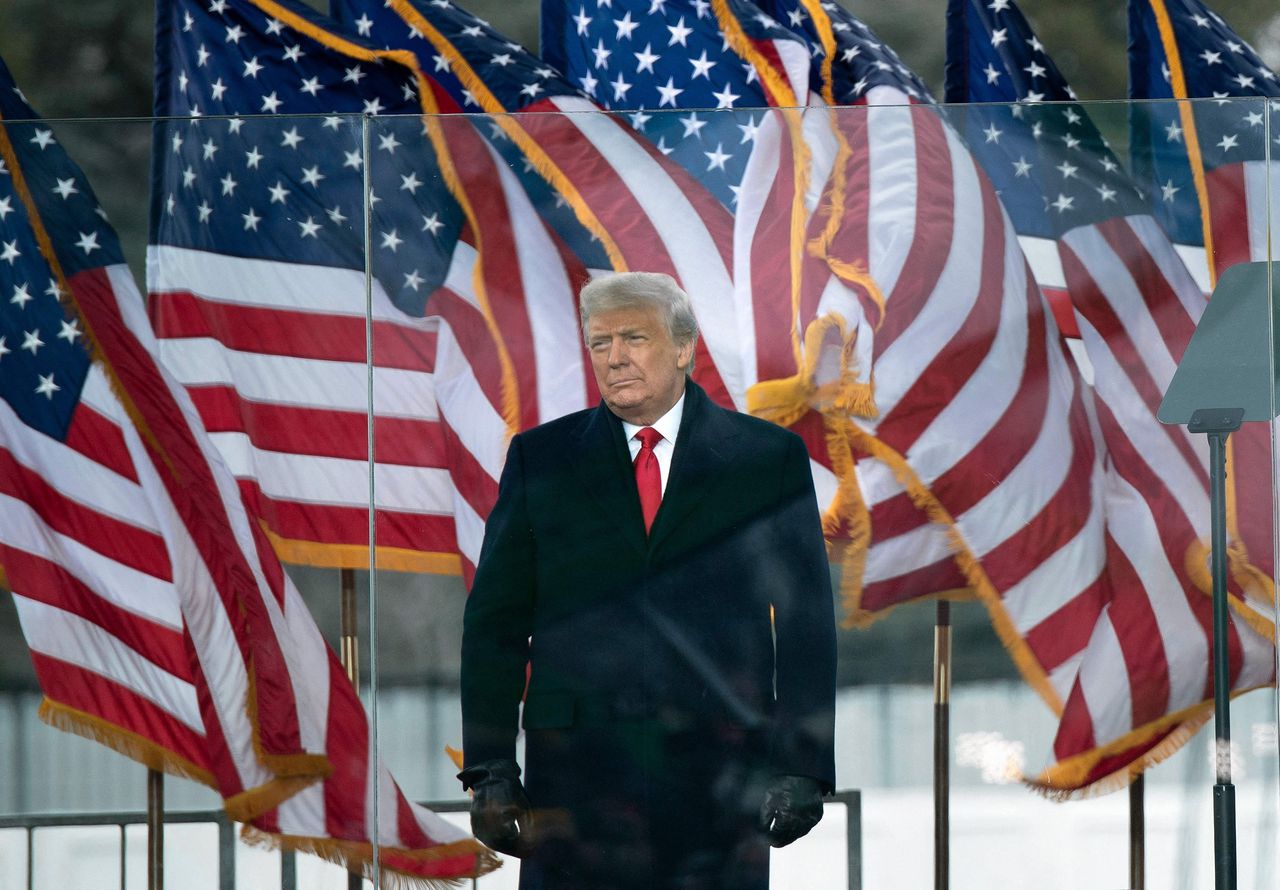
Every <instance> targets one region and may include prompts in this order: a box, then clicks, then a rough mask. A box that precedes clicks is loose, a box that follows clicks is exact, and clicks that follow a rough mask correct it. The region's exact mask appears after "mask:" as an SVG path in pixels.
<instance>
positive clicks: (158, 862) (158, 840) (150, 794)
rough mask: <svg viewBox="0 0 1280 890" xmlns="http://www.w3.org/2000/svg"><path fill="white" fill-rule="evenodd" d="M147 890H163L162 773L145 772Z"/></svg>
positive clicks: (155, 771) (151, 770)
mask: <svg viewBox="0 0 1280 890" xmlns="http://www.w3.org/2000/svg"><path fill="white" fill-rule="evenodd" d="M147 890H164V773H162V772H160V771H159V770H154V769H149V770H147Z"/></svg>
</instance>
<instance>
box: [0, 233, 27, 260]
mask: <svg viewBox="0 0 1280 890" xmlns="http://www.w3.org/2000/svg"><path fill="white" fill-rule="evenodd" d="M20 256H22V251H20V250H18V239H17V238H14V239H13V240H12V241H6V242H5V243H4V247H3V248H0V260H5V261H7V262H8V263H9V265H10V266H12V265H13V262H14V260H16V259H17V258H18V257H20Z"/></svg>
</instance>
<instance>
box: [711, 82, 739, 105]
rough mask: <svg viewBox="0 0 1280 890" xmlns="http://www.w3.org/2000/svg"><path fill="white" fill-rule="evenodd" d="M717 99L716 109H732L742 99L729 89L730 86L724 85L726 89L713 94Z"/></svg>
mask: <svg viewBox="0 0 1280 890" xmlns="http://www.w3.org/2000/svg"><path fill="white" fill-rule="evenodd" d="M711 95H713V96H715V97H716V108H732V107H733V103H734V102H737V101H738V100H739V99H741V98H742V97H741V96H739V95H738V94H736V93H734V92H733V91H732V90H730V89H729V84H727V83H726V84H725V85H724V89H723V90H721V91H720V92H718V93H712V94H711Z"/></svg>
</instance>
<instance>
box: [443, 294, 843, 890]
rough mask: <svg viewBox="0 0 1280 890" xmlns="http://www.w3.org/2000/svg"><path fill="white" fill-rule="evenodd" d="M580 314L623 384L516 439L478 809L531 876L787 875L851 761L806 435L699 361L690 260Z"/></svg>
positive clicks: (494, 539)
mask: <svg viewBox="0 0 1280 890" xmlns="http://www.w3.org/2000/svg"><path fill="white" fill-rule="evenodd" d="M582 316H583V330H584V335H585V336H586V339H587V346H588V349H589V351H590V355H591V363H592V368H593V371H594V373H595V376H596V381H597V383H598V384H599V389H600V392H601V396H602V404H601V405H600V406H598V407H597V408H595V409H591V410H587V411H580V412H578V413H575V414H571V415H569V416H567V417H563V418H560V419H559V420H555V421H552V422H550V423H547V424H544V425H542V426H539V427H537V428H535V429H532V430H529V431H527V432H525V433H522V434H520V435H518V436H516V437H515V438H514V439H513V440H512V442H511V446H510V450H509V451H508V453H507V461H506V465H505V468H504V469H503V473H502V479H501V482H500V484H499V488H498V500H497V504H496V505H495V506H494V508H493V511H492V513H491V514H490V516H489V520H488V524H487V525H486V528H485V539H484V546H483V549H482V551H481V554H480V561H479V565H478V566H477V570H476V577H475V582H474V585H473V587H472V591H471V595H470V598H469V600H468V602H467V609H466V618H465V625H464V634H463V643H462V711H463V743H464V750H465V758H466V763H465V766H466V768H465V769H464V770H463V771H462V773H461V774H460V775H459V778H461V779H462V781H463V784H464V786H465V787H467V788H469V789H471V790H473V791H474V792H475V798H474V801H473V804H472V814H471V815H472V828H473V830H474V831H475V833H476V836H477V837H478V838H480V840H482V841H484V842H485V843H487V844H489V846H491V847H493V848H494V849H497V850H500V851H502V852H507V853H511V854H513V855H517V856H521V857H522V859H523V863H522V867H521V875H520V886H521V888H522V890H553V888H554V890H569V888H572V890H613V888H652V890H667V888H672V890H675V888H680V890H693V888H708V890H730V888H732V890H753V888H767V886H768V864H769V862H768V845H769V844H773V845H774V846H782V845H784V844H787V843H790V842H791V841H793V840H795V839H796V838H798V837H800V836H802V835H803V834H805V833H807V832H808V831H809V829H810V828H812V827H813V825H814V824H816V823H817V821H818V819H819V818H821V814H822V800H821V798H822V795H823V794H824V793H828V792H830V791H832V790H833V786H834V782H835V769H834V757H833V731H834V730H833V727H834V697H835V629H834V617H833V611H834V610H833V601H832V596H831V582H830V576H829V573H828V569H827V560H826V552H825V548H824V546H823V540H822V531H821V525H820V520H819V516H818V509H817V504H816V499H815V497H814V491H813V480H812V477H811V474H810V470H809V462H808V456H807V453H806V451H805V448H804V444H803V443H802V441H801V440H800V438H799V437H797V436H796V435H794V434H793V433H791V432H788V431H786V430H784V429H782V428H780V427H777V426H774V425H772V424H769V423H766V422H764V421H761V420H758V419H756V418H753V417H750V416H747V415H743V414H738V413H735V412H732V411H727V410H725V409H723V408H721V407H719V406H717V405H716V404H715V403H713V402H712V401H711V400H710V399H709V398H708V397H707V396H706V394H705V393H704V392H703V391H702V389H701V388H700V387H698V386H697V384H695V383H693V382H692V381H691V380H689V379H688V377H687V375H688V373H689V372H690V371H691V369H692V365H693V354H694V346H695V343H696V338H697V325H696V322H695V321H694V316H693V312H692V309H691V307H690V304H689V299H688V297H687V296H686V295H685V294H684V292H683V291H681V290H680V288H679V287H678V286H677V285H676V283H675V281H674V280H673V279H671V278H670V277H669V276H666V275H658V274H652V273H627V274H622V275H615V276H611V277H608V278H601V279H597V280H595V281H593V282H592V283H590V284H588V285H587V287H586V288H584V289H583V292H582ZM526 670H527V673H526ZM526 678H527V689H526ZM522 694H523V696H524V710H523V715H520V713H519V708H520V702H521V698H522ZM518 719H520V720H522V724H523V727H524V730H525V745H526V746H525V767H526V770H525V780H526V783H527V787H526V786H524V785H522V784H521V782H520V775H521V773H520V768H519V766H518V765H517V763H516V759H515V757H516V735H517V729H518V725H519V724H518V722H517V721H518Z"/></svg>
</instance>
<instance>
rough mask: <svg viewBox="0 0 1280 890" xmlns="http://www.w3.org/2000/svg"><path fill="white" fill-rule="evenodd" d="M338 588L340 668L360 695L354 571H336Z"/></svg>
mask: <svg viewBox="0 0 1280 890" xmlns="http://www.w3.org/2000/svg"><path fill="white" fill-rule="evenodd" d="M338 586H339V592H340V601H341V613H340V615H341V617H340V619H339V620H340V622H341V628H340V632H339V634H340V638H339V646H340V651H339V656H340V657H341V659H342V668H343V670H345V671H346V672H347V679H348V680H350V681H351V686H352V688H354V689H355V691H356V695H359V694H360V637H359V624H358V621H357V618H356V571H355V569H339V570H338ZM363 886H364V876H363V875H362V874H360V873H358V872H354V871H352V872H349V873H348V874H347V890H360V888H361V887H363Z"/></svg>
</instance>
